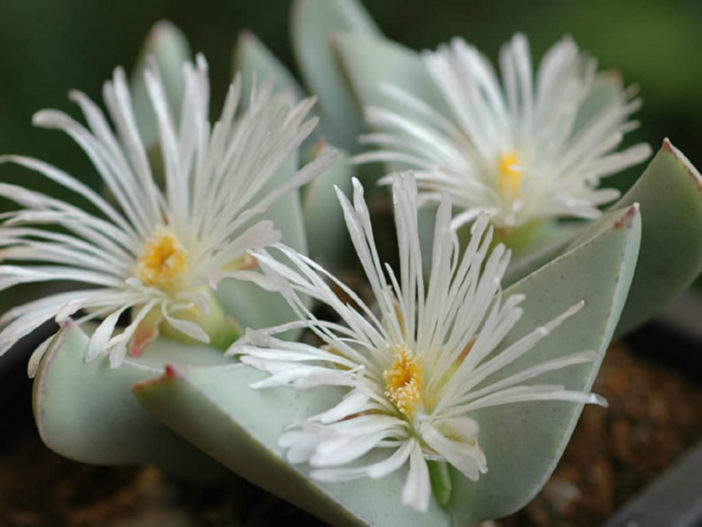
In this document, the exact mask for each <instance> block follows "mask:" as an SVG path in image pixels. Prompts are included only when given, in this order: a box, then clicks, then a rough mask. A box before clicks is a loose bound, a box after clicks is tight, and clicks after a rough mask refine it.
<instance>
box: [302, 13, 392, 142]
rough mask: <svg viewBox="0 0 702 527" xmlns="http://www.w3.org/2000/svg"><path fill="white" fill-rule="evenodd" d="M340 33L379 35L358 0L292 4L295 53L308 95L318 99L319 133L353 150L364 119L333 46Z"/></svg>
mask: <svg viewBox="0 0 702 527" xmlns="http://www.w3.org/2000/svg"><path fill="white" fill-rule="evenodd" d="M337 31H349V32H352V33H361V34H368V35H379V34H380V31H379V30H378V28H377V27H376V25H375V23H374V22H373V20H372V19H371V18H370V16H369V15H368V13H366V11H365V9H364V8H363V6H362V5H361V4H360V3H358V2H357V1H356V0H297V1H296V2H295V3H294V4H293V9H292V20H291V32H292V44H293V50H294V52H295V56H296V58H297V62H298V64H299V66H300V71H301V73H302V76H303V78H304V80H305V84H306V86H307V88H308V90H309V92H310V93H314V94H316V95H317V96H318V97H319V108H318V111H319V114H320V116H321V118H322V124H321V130H320V132H321V133H322V134H323V135H324V136H325V137H326V138H327V139H328V140H329V141H330V142H331V143H333V144H336V145H339V146H341V147H342V148H344V149H346V150H348V151H352V150H353V149H354V148H356V137H357V136H358V134H359V133H360V131H361V129H362V120H361V114H360V111H359V108H358V105H357V104H356V103H355V101H354V99H353V96H352V95H351V92H350V90H349V87H348V85H347V84H346V81H345V79H344V77H343V74H342V71H341V69H340V68H339V65H338V62H337V60H336V57H335V56H334V51H333V49H332V47H331V41H330V38H331V36H332V35H333V34H334V33H335V32H337Z"/></svg>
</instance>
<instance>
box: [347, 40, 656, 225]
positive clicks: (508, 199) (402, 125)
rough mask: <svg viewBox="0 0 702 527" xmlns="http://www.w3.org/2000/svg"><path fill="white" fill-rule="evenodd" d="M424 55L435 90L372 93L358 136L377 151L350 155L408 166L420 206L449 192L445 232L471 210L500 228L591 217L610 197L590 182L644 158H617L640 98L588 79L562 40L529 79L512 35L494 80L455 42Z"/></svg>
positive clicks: (628, 154) (624, 154)
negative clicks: (450, 220) (364, 128)
mask: <svg viewBox="0 0 702 527" xmlns="http://www.w3.org/2000/svg"><path fill="white" fill-rule="evenodd" d="M423 59H424V65H425V67H426V71H427V73H428V76H429V78H430V79H431V81H433V85H434V88H435V93H433V94H432V93H430V92H428V91H427V88H426V87H425V85H424V84H423V83H421V86H422V91H421V92H414V86H411V85H408V86H395V85H385V86H382V87H380V91H381V92H382V94H383V96H384V97H385V99H380V103H379V104H378V103H376V104H377V105H376V106H372V107H369V108H367V109H366V119H367V122H368V125H369V126H370V128H371V129H372V130H373V133H371V134H368V135H366V136H364V137H362V138H361V141H363V142H365V143H368V144H371V145H374V146H376V147H378V149H377V150H373V151H369V152H367V153H363V154H361V155H359V156H357V157H356V160H357V161H359V162H367V161H382V162H391V163H394V165H393V166H398V164H399V166H400V167H402V166H404V167H407V168H411V169H413V170H415V173H416V174H417V182H418V185H419V187H420V189H421V190H422V191H423V194H424V197H425V198H426V199H429V200H434V201H438V200H439V199H440V196H441V194H442V193H444V192H446V193H448V194H450V195H451V197H452V200H453V204H454V206H455V207H456V209H457V214H456V216H455V218H454V225H461V224H463V223H467V222H470V221H473V220H474V219H475V218H476V217H477V215H478V214H480V213H481V212H485V213H487V214H489V215H490V218H491V223H492V224H493V225H494V226H495V227H497V228H500V229H510V230H514V229H516V228H519V227H521V226H524V225H526V224H528V223H530V222H535V221H536V222H538V221H543V220H548V219H557V218H561V217H577V218H585V219H592V218H596V217H598V216H599V214H600V212H599V210H598V206H599V205H602V204H604V203H607V202H609V201H611V200H613V199H615V198H616V197H617V196H618V192H617V191H616V190H613V189H606V188H605V189H601V188H598V187H599V185H600V181H601V179H602V178H604V177H606V176H609V175H611V174H615V173H616V172H618V171H620V170H622V169H624V168H627V167H629V166H631V165H634V164H636V163H639V162H641V161H643V160H644V159H646V158H647V157H648V156H649V155H650V148H649V147H648V145H645V144H637V145H634V146H632V147H630V148H628V149H626V150H623V151H621V152H616V148H617V147H618V145H619V144H620V142H621V140H622V137H623V135H624V134H625V133H626V132H627V131H629V130H631V129H633V128H635V127H636V122H635V121H632V120H631V115H632V114H633V113H634V112H635V111H636V110H637V109H638V108H639V106H640V101H639V100H638V99H633V100H632V98H631V97H632V91H631V90H624V89H622V86H621V80H620V78H619V76H617V75H614V74H612V73H610V72H605V73H599V74H598V73H597V64H596V61H595V60H594V59H592V58H590V57H588V56H587V55H585V54H584V53H582V52H581V51H580V50H579V49H578V47H577V45H576V44H575V42H573V40H572V39H570V38H564V39H563V40H561V41H560V42H558V43H556V44H555V45H554V46H553V47H552V48H551V49H550V50H548V52H547V53H546V55H545V56H544V58H543V60H542V61H541V64H540V65H539V67H538V70H537V71H536V72H533V68H532V63H531V56H530V52H529V44H528V42H527V39H526V37H525V36H524V35H521V34H517V35H515V36H514V37H513V38H512V40H511V41H510V42H508V43H507V44H505V45H504V46H503V48H502V50H501V53H500V74H501V75H500V76H501V82H500V80H499V78H498V74H497V72H496V71H495V70H494V69H493V67H492V66H491V64H490V62H489V60H488V59H487V58H486V57H485V56H484V55H482V54H481V53H480V52H479V51H478V50H477V49H476V48H474V47H473V46H471V45H469V44H467V43H466V42H465V41H463V40H462V39H460V38H455V39H453V40H452V41H451V43H450V44H447V45H442V46H440V47H439V49H438V50H437V51H436V52H429V51H425V52H424V54H423ZM413 74H414V72H413ZM418 84H420V83H418ZM428 93H429V94H430V95H432V97H431V98H430V97H427V98H426V99H420V98H419V95H420V94H421V97H426V96H427V94H428ZM383 101H387V106H385V105H384V104H383ZM390 105H392V108H393V109H389V107H390ZM384 181H385V182H390V178H385V180H384Z"/></svg>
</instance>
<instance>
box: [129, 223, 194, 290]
mask: <svg viewBox="0 0 702 527" xmlns="http://www.w3.org/2000/svg"><path fill="white" fill-rule="evenodd" d="M186 264H187V258H186V253H185V249H184V248H183V245H182V244H181V243H180V240H178V238H177V237H176V236H175V234H173V233H172V232H171V231H170V230H168V229H166V228H160V229H158V230H157V231H156V233H155V235H154V237H153V238H152V239H151V240H149V241H148V242H147V243H146V245H145V247H144V250H143V251H142V253H141V257H140V258H139V262H138V266H137V274H138V276H139V279H140V280H141V281H142V283H144V284H145V285H148V286H153V287H158V288H159V289H163V290H164V291H170V290H173V289H175V288H177V287H178V286H179V285H180V281H181V278H182V274H183V271H185V267H186Z"/></svg>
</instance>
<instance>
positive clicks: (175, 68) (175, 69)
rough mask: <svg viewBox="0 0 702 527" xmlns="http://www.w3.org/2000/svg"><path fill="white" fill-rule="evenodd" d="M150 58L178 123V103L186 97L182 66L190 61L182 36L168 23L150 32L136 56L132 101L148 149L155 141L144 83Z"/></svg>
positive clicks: (156, 128) (164, 22)
mask: <svg viewBox="0 0 702 527" xmlns="http://www.w3.org/2000/svg"><path fill="white" fill-rule="evenodd" d="M149 57H151V58H152V59H153V60H155V61H156V64H158V69H159V73H160V75H161V79H162V80H163V85H164V88H165V90H166V98H167V99H168V102H169V106H170V108H171V111H173V117H174V118H175V119H176V122H178V121H177V120H178V119H180V101H181V100H182V99H183V95H184V93H185V81H184V80H183V71H182V69H181V68H182V66H183V62H185V61H187V60H191V59H192V54H191V52H190V46H189V45H188V40H187V38H186V37H185V35H184V34H183V33H182V32H181V31H180V30H179V29H178V28H177V27H176V26H175V25H174V24H173V23H171V22H169V21H167V20H161V21H160V22H157V23H156V24H155V25H154V27H153V28H152V29H151V31H150V32H149V34H148V35H147V37H146V40H145V41H144V45H143V47H142V48H141V51H140V53H139V58H138V59H137V63H136V66H135V67H134V71H133V74H132V99H133V102H134V115H135V116H136V120H137V126H138V127H139V132H140V134H141V137H142V139H143V141H144V144H146V145H149V144H151V143H155V142H156V141H158V125H157V124H156V116H155V114H154V110H153V106H152V105H151V102H150V101H151V99H150V98H149V94H148V92H147V90H146V83H145V82H144V68H145V67H146V61H147V60H148V59H149Z"/></svg>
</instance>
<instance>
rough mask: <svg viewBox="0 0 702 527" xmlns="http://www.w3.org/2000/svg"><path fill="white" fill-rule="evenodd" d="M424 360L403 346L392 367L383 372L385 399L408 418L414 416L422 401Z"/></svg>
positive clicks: (397, 352) (396, 354)
mask: <svg viewBox="0 0 702 527" xmlns="http://www.w3.org/2000/svg"><path fill="white" fill-rule="evenodd" d="M422 372H423V368H422V360H421V358H419V357H415V356H414V355H413V354H412V352H410V351H407V348H405V347H404V346H402V348H400V349H399V350H398V351H396V352H395V361H394V362H393V363H392V366H390V368H388V369H387V370H385V371H384V372H383V379H385V397H387V398H388V399H390V401H392V404H394V405H395V407H396V408H397V409H398V410H400V412H402V413H403V414H405V415H406V416H412V414H413V413H414V411H415V409H416V408H417V406H418V405H419V403H420V402H421V400H422V385H423V380H422Z"/></svg>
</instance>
